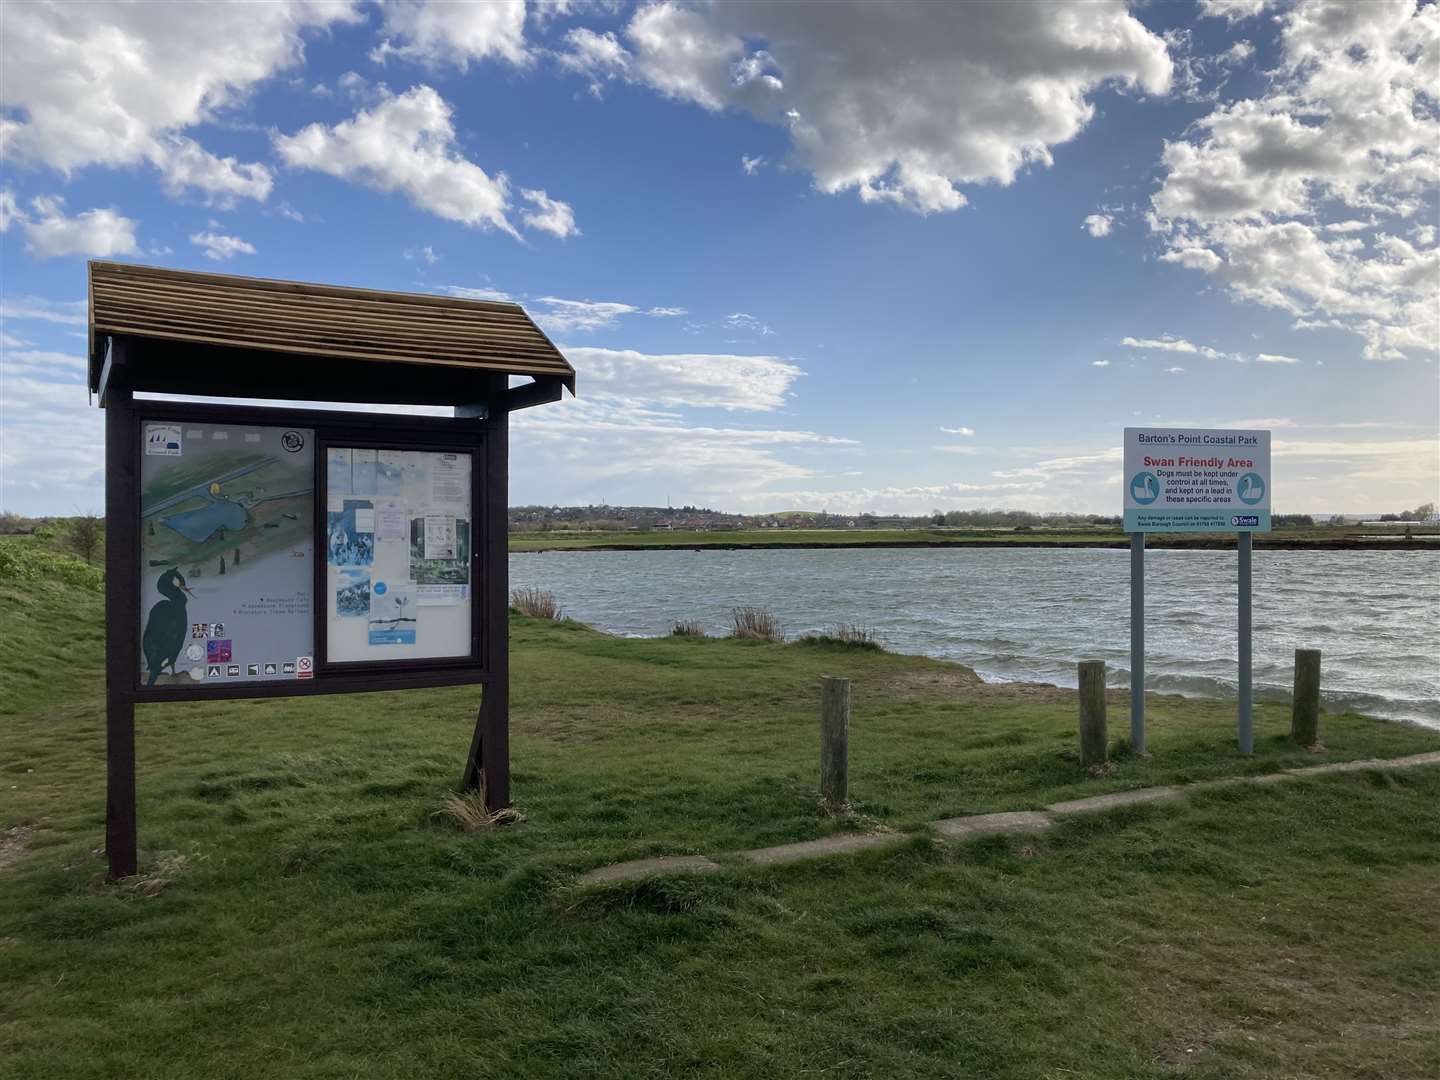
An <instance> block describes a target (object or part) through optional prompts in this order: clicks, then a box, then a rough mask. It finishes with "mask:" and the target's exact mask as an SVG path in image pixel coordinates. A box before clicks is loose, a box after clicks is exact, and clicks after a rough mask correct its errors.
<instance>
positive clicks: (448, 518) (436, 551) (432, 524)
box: [425, 514, 455, 559]
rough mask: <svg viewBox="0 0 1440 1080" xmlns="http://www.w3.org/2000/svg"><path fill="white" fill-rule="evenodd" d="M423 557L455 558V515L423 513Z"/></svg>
mask: <svg viewBox="0 0 1440 1080" xmlns="http://www.w3.org/2000/svg"><path fill="white" fill-rule="evenodd" d="M425 558H427V559H453V558H455V515H454V514H426V515H425Z"/></svg>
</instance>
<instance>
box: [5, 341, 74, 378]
mask: <svg viewBox="0 0 1440 1080" xmlns="http://www.w3.org/2000/svg"><path fill="white" fill-rule="evenodd" d="M6 344H7V345H8V344H9V342H6ZM4 363H5V366H6V367H7V368H23V369H24V373H25V374H27V375H46V376H50V377H52V378H53V377H55V376H59V377H61V378H72V377H74V376H76V375H77V374H79V373H81V372H84V371H85V368H86V364H87V361H86V359H85V357H83V356H75V355H73V354H71V353H62V352H55V351H53V350H51V349H13V348H7V350H6V352H5V356H4Z"/></svg>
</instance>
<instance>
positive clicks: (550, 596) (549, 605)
mask: <svg viewBox="0 0 1440 1080" xmlns="http://www.w3.org/2000/svg"><path fill="white" fill-rule="evenodd" d="M510 610H511V611H516V612H519V613H520V614H521V615H529V616H530V617H531V618H532V619H551V620H553V621H555V622H559V621H560V620H561V619H563V618H565V609H564V608H562V607H561V606H560V604H559V602H558V601H557V600H556V599H555V594H554V593H553V592H550V591H549V590H547V589H535V588H526V589H516V590H514V591H513V592H512V593H511V594H510Z"/></svg>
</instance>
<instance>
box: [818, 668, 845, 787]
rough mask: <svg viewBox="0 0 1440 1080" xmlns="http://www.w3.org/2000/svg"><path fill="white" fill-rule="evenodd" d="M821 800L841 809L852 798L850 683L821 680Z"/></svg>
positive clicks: (839, 680)
mask: <svg viewBox="0 0 1440 1080" xmlns="http://www.w3.org/2000/svg"><path fill="white" fill-rule="evenodd" d="M820 797H821V798H822V799H824V800H825V805H826V806H829V807H838V806H842V805H844V803H845V802H846V801H847V800H848V799H849V798H850V680H849V679H828V678H827V679H821V680H820Z"/></svg>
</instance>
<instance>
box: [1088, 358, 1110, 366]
mask: <svg viewBox="0 0 1440 1080" xmlns="http://www.w3.org/2000/svg"><path fill="white" fill-rule="evenodd" d="M1090 366H1091V367H1109V366H1110V361H1109V360H1091V361H1090Z"/></svg>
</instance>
